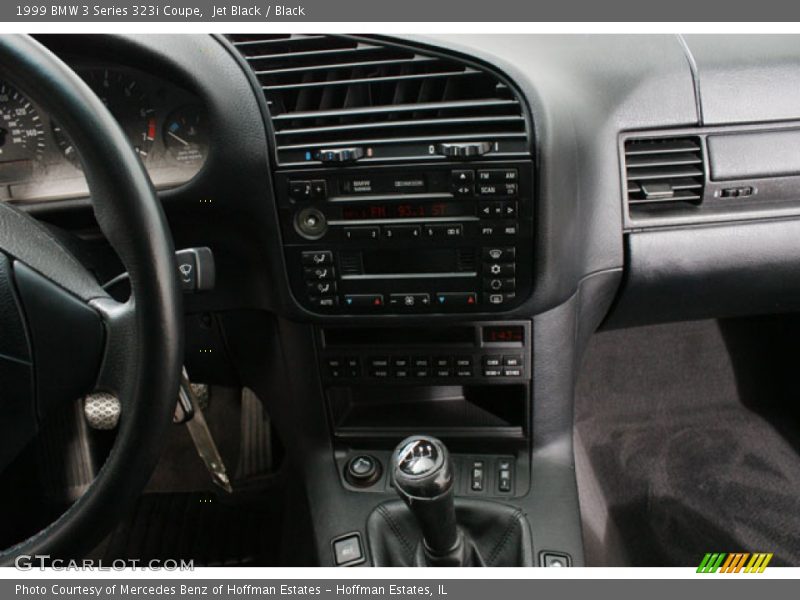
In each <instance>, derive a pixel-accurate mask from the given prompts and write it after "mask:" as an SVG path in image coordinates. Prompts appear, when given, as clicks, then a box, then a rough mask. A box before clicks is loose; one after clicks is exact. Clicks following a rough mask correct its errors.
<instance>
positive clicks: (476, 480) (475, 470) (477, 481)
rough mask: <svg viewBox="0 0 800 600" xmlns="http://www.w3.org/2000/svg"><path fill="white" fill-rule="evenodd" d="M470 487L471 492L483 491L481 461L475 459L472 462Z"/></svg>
mask: <svg viewBox="0 0 800 600" xmlns="http://www.w3.org/2000/svg"><path fill="white" fill-rule="evenodd" d="M470 488H471V489H472V491H473V492H482V491H483V461H480V460H476V461H475V462H474V463H472V483H471V485H470Z"/></svg>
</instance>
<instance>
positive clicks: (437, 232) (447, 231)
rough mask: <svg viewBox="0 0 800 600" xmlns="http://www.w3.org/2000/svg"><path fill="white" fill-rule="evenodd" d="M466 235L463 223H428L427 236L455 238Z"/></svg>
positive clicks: (426, 227)
mask: <svg viewBox="0 0 800 600" xmlns="http://www.w3.org/2000/svg"><path fill="white" fill-rule="evenodd" d="M462 235H464V226H463V225H462V224H461V223H450V224H447V225H444V224H442V225H426V226H425V236H426V237H433V238H454V237H461V236H462Z"/></svg>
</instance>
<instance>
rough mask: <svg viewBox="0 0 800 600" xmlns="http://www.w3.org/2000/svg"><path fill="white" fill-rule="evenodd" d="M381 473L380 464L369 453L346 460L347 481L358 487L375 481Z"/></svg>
mask: <svg viewBox="0 0 800 600" xmlns="http://www.w3.org/2000/svg"><path fill="white" fill-rule="evenodd" d="M380 475H381V464H380V463H379V462H378V459H377V458H375V457H374V456H370V455H369V454H360V455H356V456H354V457H352V458H351V459H350V460H349V461H347V467H346V469H345V476H346V478H347V481H348V482H349V483H351V484H353V485H357V486H359V487H366V486H368V485H372V484H373V483H375V482H376V481H377V480H378V478H379V477H380Z"/></svg>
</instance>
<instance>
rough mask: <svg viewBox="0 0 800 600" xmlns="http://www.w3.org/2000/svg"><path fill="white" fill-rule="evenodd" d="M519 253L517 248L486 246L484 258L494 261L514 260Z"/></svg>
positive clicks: (483, 253)
mask: <svg viewBox="0 0 800 600" xmlns="http://www.w3.org/2000/svg"><path fill="white" fill-rule="evenodd" d="M516 255H517V249H516V248H513V247H511V248H484V249H483V252H482V257H483V260H487V261H493V262H500V263H502V262H513V261H514V258H515V257H516Z"/></svg>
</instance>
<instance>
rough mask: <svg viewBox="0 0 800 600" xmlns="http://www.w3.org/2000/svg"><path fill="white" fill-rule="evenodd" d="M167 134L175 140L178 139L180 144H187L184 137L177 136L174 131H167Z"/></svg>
mask: <svg viewBox="0 0 800 600" xmlns="http://www.w3.org/2000/svg"><path fill="white" fill-rule="evenodd" d="M167 135H169V136H172V137H173V138H175V139H176V140H178V141H179V142H180V143H181V144H183V145H184V146H188V145H189V142H187V141H186V140H185V139H183V138H182V137H179V136H177V135H175V134H174V133H172V132H171V131H167Z"/></svg>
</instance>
